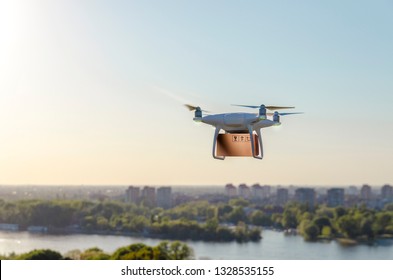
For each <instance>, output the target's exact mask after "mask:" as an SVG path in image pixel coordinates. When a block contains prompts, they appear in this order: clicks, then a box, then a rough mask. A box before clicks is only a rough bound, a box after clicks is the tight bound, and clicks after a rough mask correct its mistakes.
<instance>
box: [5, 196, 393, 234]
mask: <svg viewBox="0 0 393 280" xmlns="http://www.w3.org/2000/svg"><path fill="white" fill-rule="evenodd" d="M0 223H14V224H19V225H20V226H21V228H22V229H23V228H25V227H27V226H29V225H41V226H48V227H50V228H54V229H56V228H67V227H73V228H77V229H79V230H81V231H83V232H87V233H89V232H91V233H94V232H97V231H98V232H102V233H111V232H116V233H120V234H143V235H148V236H157V237H161V238H169V239H177V240H187V239H192V240H205V241H233V240H237V241H249V240H252V241H257V240H259V239H260V238H261V230H260V227H274V228H278V229H297V230H298V232H299V233H300V234H301V235H303V236H304V238H305V239H306V240H317V239H320V238H326V239H331V238H349V239H358V240H373V239H375V238H379V237H383V236H393V205H392V204H390V205H386V206H385V208H384V209H382V210H374V209H368V208H366V207H352V208H344V207H336V208H328V207H326V206H324V205H318V206H316V207H315V208H313V209H309V208H308V207H307V206H306V205H299V204H296V203H290V204H287V205H286V206H285V207H279V206H272V205H258V204H251V203H250V202H249V201H246V200H244V199H232V200H229V201H228V202H227V203H224V202H219V203H209V202H208V201H203V200H202V201H193V202H189V203H185V204H182V205H179V206H177V207H174V208H172V209H168V210H164V209H161V208H148V207H144V206H142V205H135V204H127V203H122V202H118V201H103V202H99V201H77V200H53V201H44V200H28V201H27V200H25V201H16V202H6V201H2V200H0Z"/></svg>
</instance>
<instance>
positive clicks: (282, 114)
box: [267, 112, 304, 116]
mask: <svg viewBox="0 0 393 280" xmlns="http://www.w3.org/2000/svg"><path fill="white" fill-rule="evenodd" d="M277 113H278V114H279V115H280V116H287V115H298V114H304V112H296V113H279V112H277ZM267 115H268V116H274V113H267Z"/></svg>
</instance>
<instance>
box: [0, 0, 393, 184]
mask: <svg viewBox="0 0 393 280" xmlns="http://www.w3.org/2000/svg"><path fill="white" fill-rule="evenodd" d="M392 14H393V2H392V1H257V0H255V1H201V0H198V1H197V0H195V1H184V0H178V1H171V0H167V1H146V0H143V1H142V0H140V1H114V0H112V1H79V0H78V1H70V0H64V1H50V0H47V1H27V0H26V1H16V0H10V1H4V0H1V1H0V184H101V185H102V184H155V185H159V184H165V185H170V184H173V185H181V184H192V185H199V184H225V183H228V182H232V183H235V184H238V183H242V182H244V183H248V184H252V183H255V182H259V183H261V184H265V183H266V184H283V185H288V184H295V185H303V184H305V185H347V184H355V185H356V184H357V185H358V184H363V183H369V184H371V185H381V184H384V183H393V170H392V160H393V141H392V140H393V106H392V105H393V17H392ZM183 101H187V102H190V103H191V104H196V105H202V106H203V108H206V109H207V110H211V111H213V112H217V113H219V112H228V111H239V108H234V107H231V106H230V104H233V103H240V104H241V103H243V104H255V105H259V104H262V103H264V104H271V105H289V106H296V110H298V111H304V112H305V114H304V115H295V116H286V117H283V118H282V123H283V125H282V126H281V127H279V128H267V129H265V130H263V141H264V149H265V157H264V159H263V160H262V161H259V160H255V159H251V158H227V159H226V160H225V161H218V160H214V159H213V158H212V156H211V146H212V142H213V133H214V130H213V129H212V128H211V127H209V126H207V125H197V124H195V123H194V122H193V121H192V117H193V113H191V112H188V111H187V110H186V109H185V108H184V107H183V106H182V102H183ZM240 111H241V110H240ZM244 111H247V112H253V110H248V109H245V110H244Z"/></svg>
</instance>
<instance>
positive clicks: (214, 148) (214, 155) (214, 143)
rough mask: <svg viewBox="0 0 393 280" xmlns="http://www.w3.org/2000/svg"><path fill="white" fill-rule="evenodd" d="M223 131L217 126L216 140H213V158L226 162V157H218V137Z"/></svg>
mask: <svg viewBox="0 0 393 280" xmlns="http://www.w3.org/2000/svg"><path fill="white" fill-rule="evenodd" d="M220 130H221V127H219V126H216V131H215V132H214V139H213V158H215V159H221V160H224V159H225V157H219V156H216V144H217V137H218V134H219V132H220Z"/></svg>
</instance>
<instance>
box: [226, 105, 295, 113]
mask: <svg viewBox="0 0 393 280" xmlns="http://www.w3.org/2000/svg"><path fill="white" fill-rule="evenodd" d="M231 105H232V106H238V107H246V108H252V109H258V108H260V107H262V106H263V107H265V108H266V109H268V110H271V111H274V110H281V109H293V108H295V107H288V106H265V105H260V106H255V105H239V104H231Z"/></svg>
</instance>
